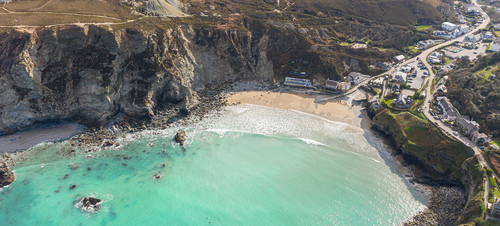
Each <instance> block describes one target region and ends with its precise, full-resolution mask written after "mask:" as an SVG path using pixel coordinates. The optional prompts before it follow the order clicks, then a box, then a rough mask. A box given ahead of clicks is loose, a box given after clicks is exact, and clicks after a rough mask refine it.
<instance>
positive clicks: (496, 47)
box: [489, 42, 500, 52]
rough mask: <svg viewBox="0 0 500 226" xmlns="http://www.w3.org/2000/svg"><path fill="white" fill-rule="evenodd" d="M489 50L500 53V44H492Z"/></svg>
mask: <svg viewBox="0 0 500 226" xmlns="http://www.w3.org/2000/svg"><path fill="white" fill-rule="evenodd" d="M489 50H490V51H492V52H498V51H500V44H499V43H498V42H494V43H491V44H490V49H489Z"/></svg>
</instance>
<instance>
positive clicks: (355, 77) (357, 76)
mask: <svg viewBox="0 0 500 226" xmlns="http://www.w3.org/2000/svg"><path fill="white" fill-rule="evenodd" d="M369 77H370V76H368V75H363V74H361V73H358V72H351V73H349V75H348V76H347V81H349V82H351V83H353V84H359V83H361V82H362V81H363V80H365V79H366V78H369Z"/></svg>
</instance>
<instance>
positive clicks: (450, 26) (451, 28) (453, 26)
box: [441, 22, 458, 31]
mask: <svg viewBox="0 0 500 226" xmlns="http://www.w3.org/2000/svg"><path fill="white" fill-rule="evenodd" d="M457 27H458V26H457V25H456V24H453V23H450V22H444V23H442V24H441V28H442V29H443V30H447V31H454V30H455V29H457Z"/></svg>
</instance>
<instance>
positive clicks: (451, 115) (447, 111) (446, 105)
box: [436, 97, 461, 121]
mask: <svg viewBox="0 0 500 226" xmlns="http://www.w3.org/2000/svg"><path fill="white" fill-rule="evenodd" d="M436 100H437V101H436V103H437V104H438V106H439V107H440V108H441V110H442V111H443V119H444V120H446V121H451V120H455V119H456V118H457V117H461V115H460V112H458V110H457V109H456V108H455V107H453V105H452V104H451V102H450V100H449V99H448V98H447V97H437V98H436Z"/></svg>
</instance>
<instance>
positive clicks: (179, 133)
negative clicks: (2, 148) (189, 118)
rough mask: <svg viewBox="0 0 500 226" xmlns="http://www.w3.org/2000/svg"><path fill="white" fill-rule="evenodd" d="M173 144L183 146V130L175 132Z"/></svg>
mask: <svg viewBox="0 0 500 226" xmlns="http://www.w3.org/2000/svg"><path fill="white" fill-rule="evenodd" d="M175 142H177V143H179V144H180V145H184V142H186V132H185V131H184V130H182V129H180V130H179V131H177V134H175Z"/></svg>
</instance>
